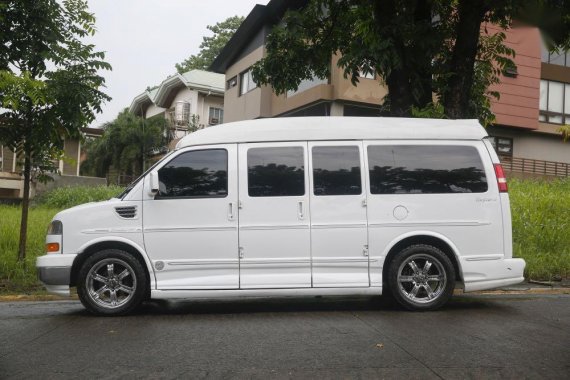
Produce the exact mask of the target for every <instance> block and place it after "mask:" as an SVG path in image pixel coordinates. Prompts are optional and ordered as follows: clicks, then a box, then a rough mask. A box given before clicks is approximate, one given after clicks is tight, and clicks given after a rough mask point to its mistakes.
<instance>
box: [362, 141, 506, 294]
mask: <svg viewBox="0 0 570 380" xmlns="http://www.w3.org/2000/svg"><path fill="white" fill-rule="evenodd" d="M370 145H441V146H450V145H451V146H465V147H470V146H472V147H475V148H476V149H477V151H478V153H479V156H480V157H481V160H482V162H483V167H484V171H485V176H486V178H487V191H486V192H482V193H449V194H371V193H370V189H368V226H369V250H370V278H371V285H372V286H375V285H381V281H382V278H381V275H382V267H383V264H384V260H385V258H386V256H387V255H388V253H389V251H390V249H391V247H393V246H394V245H395V244H397V243H398V242H399V241H401V240H402V239H404V238H406V237H410V236H417V235H426V234H428V235H432V236H435V237H440V238H441V239H442V240H444V241H447V242H448V243H449V245H451V247H452V248H453V249H454V250H455V255H456V259H457V262H458V264H459V268H460V269H461V268H463V269H462V270H463V275H462V277H463V278H465V279H469V278H471V277H472V276H473V275H474V274H471V273H468V272H466V271H468V269H466V268H464V267H466V266H465V265H463V264H464V263H465V262H466V261H478V260H496V259H499V258H502V257H504V251H503V220H502V217H501V201H500V197H499V192H498V188H497V185H496V179H495V173H494V169H493V165H492V161H491V158H490V156H489V153H488V151H487V149H486V147H485V146H484V144H483V142H482V141H409V140H407V141H394V140H392V141H366V142H365V147H366V148H365V154H367V155H368V149H367V147H368V146H370ZM366 164H367V165H368V157H367V158H366Z"/></svg>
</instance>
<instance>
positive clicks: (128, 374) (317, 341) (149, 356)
mask: <svg viewBox="0 0 570 380" xmlns="http://www.w3.org/2000/svg"><path fill="white" fill-rule="evenodd" d="M569 377H570V295H529V296H527V295H522V296H521V295H476V296H459V297H457V296H456V297H454V298H453V300H452V301H451V303H450V304H449V306H448V307H446V308H445V309H443V310H440V311H437V312H427V313H411V312H406V311H402V310H401V309H399V308H398V307H396V306H395V305H393V304H392V303H390V302H389V301H387V300H383V299H380V298H347V297H340V298H337V297H335V298H293V299H277V300H275V299H271V300H268V299H255V300H239V301H236V300H223V301H191V302H190V301H188V302H168V303H167V302H152V303H147V304H145V305H144V306H143V307H142V308H141V310H140V311H139V312H137V314H136V315H132V316H128V317H121V318H101V317H93V316H91V315H89V314H88V313H87V312H86V311H85V310H84V309H83V308H82V306H81V304H80V303H79V302H77V301H52V302H1V303H0V378H2V379H30V378H32V379H33V378H38V379H50V378H53V379H61V378H84V379H91V378H110V379H113V378H117V379H118V378H121V379H123V378H127V379H128V378H132V379H139V378H151V379H172V378H254V379H256V378H259V379H266V378H278V379H279V378H312V379H327V378H360V379H369V378H408V379H413V378H421V379H432V378H433V379H437V378H445V379H464V378H495V379H509V378H513V379H522V378H550V379H554V378H558V379H563V378H569Z"/></svg>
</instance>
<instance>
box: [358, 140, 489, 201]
mask: <svg viewBox="0 0 570 380" xmlns="http://www.w3.org/2000/svg"><path fill="white" fill-rule="evenodd" d="M368 167H369V171H370V192H371V193H372V194H442V193H484V192H486V191H487V178H486V177H485V170H484V168H483V163H482V162H481V157H480V156H479V153H478V152H477V149H475V148H474V147H471V146H442V145H437V146H435V145H431V146H427V145H371V146H369V147H368Z"/></svg>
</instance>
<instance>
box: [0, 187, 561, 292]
mask: <svg viewBox="0 0 570 380" xmlns="http://www.w3.org/2000/svg"><path fill="white" fill-rule="evenodd" d="M120 191H121V188H118V187H110V188H106V187H103V188H101V187H89V188H85V187H83V188H73V189H70V188H60V189H56V190H54V191H52V192H51V193H49V194H46V195H45V196H43V197H41V198H39V199H36V200H35V201H34V206H33V207H31V208H30V216H29V224H28V231H29V232H28V244H27V247H28V250H27V258H26V261H25V263H23V264H22V263H18V262H17V260H16V258H17V255H18V254H17V252H18V237H19V229H20V208H19V207H17V206H7V205H0V292H2V293H18V292H30V291H37V290H39V289H41V287H40V286H39V284H38V282H37V279H36V270H35V260H36V257H37V256H40V255H43V252H44V242H45V233H46V228H47V225H48V223H49V222H50V221H51V219H52V217H53V216H54V215H55V214H56V213H57V212H58V211H59V210H61V209H64V208H67V207H71V206H74V205H76V204H80V203H84V202H91V201H98V200H104V199H108V198H110V197H112V196H114V195H117V194H118V193H119V192H120ZM509 193H510V197H511V208H512V215H513V249H514V255H515V256H516V257H522V258H524V259H525V260H526V262H527V267H526V270H525V276H526V277H527V278H531V279H535V280H546V281H549V280H556V279H560V278H564V279H568V278H570V179H566V180H557V181H551V182H546V181H530V180H524V181H521V180H515V179H511V180H510V181H509Z"/></svg>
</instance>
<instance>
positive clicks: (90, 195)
mask: <svg viewBox="0 0 570 380" xmlns="http://www.w3.org/2000/svg"><path fill="white" fill-rule="evenodd" d="M123 189H124V188H123V187H120V186H116V185H111V186H75V187H60V188H57V189H54V190H52V191H50V192H47V193H45V194H43V195H42V196H40V197H38V198H36V199H34V205H40V206H43V207H49V208H57V209H61V210H63V209H66V208H69V207H73V206H76V205H80V204H83V203H88V202H97V201H102V200H106V199H110V198H112V197H116V196H117V195H119V194H120V193H121V191H123Z"/></svg>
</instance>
